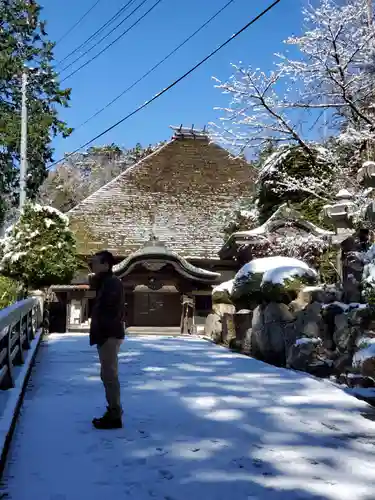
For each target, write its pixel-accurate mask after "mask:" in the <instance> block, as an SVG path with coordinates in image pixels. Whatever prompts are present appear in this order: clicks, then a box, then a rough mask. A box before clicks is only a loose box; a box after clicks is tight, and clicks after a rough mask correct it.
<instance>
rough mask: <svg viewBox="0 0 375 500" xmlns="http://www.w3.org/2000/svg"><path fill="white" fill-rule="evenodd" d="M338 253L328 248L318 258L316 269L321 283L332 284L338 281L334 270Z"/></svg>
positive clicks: (338, 278)
mask: <svg viewBox="0 0 375 500" xmlns="http://www.w3.org/2000/svg"><path fill="white" fill-rule="evenodd" d="M338 252H339V250H337V249H335V248H330V249H329V250H327V251H326V252H324V253H323V254H322V255H321V256H320V258H319V261H318V265H317V266H316V267H317V271H318V272H319V275H320V280H321V282H322V283H326V284H334V283H337V282H338V281H339V280H340V277H339V275H338V272H337V269H336V266H337V254H338Z"/></svg>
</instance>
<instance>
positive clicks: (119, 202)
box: [68, 136, 254, 259]
mask: <svg viewBox="0 0 375 500" xmlns="http://www.w3.org/2000/svg"><path fill="white" fill-rule="evenodd" d="M253 179H254V173H253V170H252V168H251V166H250V165H249V164H248V163H247V162H246V161H244V160H242V159H238V158H233V157H231V156H230V155H229V153H228V152H227V151H226V150H224V149H223V148H221V147H219V146H217V145H215V144H213V143H210V142H209V141H208V140H207V139H205V138H199V140H196V139H194V138H192V137H184V136H183V137H175V138H174V139H172V140H171V141H170V142H169V143H167V144H166V145H164V146H162V147H161V148H160V149H158V150H157V151H155V152H154V153H152V154H151V155H149V156H147V157H146V158H144V159H143V160H141V161H140V162H139V163H137V164H136V165H134V166H133V167H131V168H129V169H128V170H126V171H125V172H124V173H122V174H121V175H119V176H118V177H117V178H115V179H114V180H112V181H111V182H109V183H108V184H106V185H105V186H103V187H102V188H100V189H99V190H98V191H96V192H95V193H94V194H92V195H91V196H89V197H88V198H86V199H85V200H84V201H82V202H81V203H79V204H78V205H77V206H76V207H75V208H73V209H72V210H71V211H70V212H69V213H68V215H69V218H70V222H71V228H72V230H73V231H74V232H75V234H76V237H77V243H78V252H79V253H80V254H83V255H90V254H92V253H94V252H96V251H98V250H102V249H108V250H110V251H112V252H114V253H115V254H116V255H119V256H122V257H126V256H128V255H129V254H130V253H131V252H134V251H136V250H137V249H138V248H139V247H140V246H142V245H143V244H144V243H145V242H146V241H148V240H149V239H150V236H151V235H152V234H154V235H155V236H156V237H157V238H158V239H159V240H161V241H163V242H164V243H165V245H166V247H167V248H168V249H169V250H171V251H173V252H176V253H178V254H179V255H181V256H182V257H190V258H196V259H205V258H208V259H212V258H218V256H217V254H218V251H219V250H220V248H221V246H222V243H223V238H224V231H223V229H224V226H225V224H226V218H227V217H228V216H229V215H230V214H231V213H233V214H234V212H235V211H236V210H238V209H239V207H240V204H241V203H243V202H244V201H246V200H247V199H249V198H250V196H251V194H252V190H253V185H254V181H253Z"/></svg>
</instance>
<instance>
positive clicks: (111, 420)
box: [92, 408, 122, 430]
mask: <svg viewBox="0 0 375 500" xmlns="http://www.w3.org/2000/svg"><path fill="white" fill-rule="evenodd" d="M92 424H93V426H94V427H95V429H103V430H107V429H121V428H122V418H121V414H120V416H119V414H118V412H113V411H112V410H110V409H109V408H107V411H106V412H105V413H104V415H103V416H102V417H101V418H94V419H93V421H92Z"/></svg>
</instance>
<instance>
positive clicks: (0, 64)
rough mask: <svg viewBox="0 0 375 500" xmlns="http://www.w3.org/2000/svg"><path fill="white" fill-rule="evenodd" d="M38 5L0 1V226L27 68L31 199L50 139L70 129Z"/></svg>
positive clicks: (14, 170) (13, 191)
mask: <svg viewBox="0 0 375 500" xmlns="http://www.w3.org/2000/svg"><path fill="white" fill-rule="evenodd" d="M40 11H41V7H40V6H39V5H38V4H37V3H36V2H35V1H34V0H0V200H1V201H0V226H1V224H2V223H3V221H4V217H5V212H6V211H7V210H9V209H11V208H12V207H15V206H17V202H18V189H17V187H18V181H19V175H18V172H19V160H20V151H19V148H20V130H21V78H22V72H23V71H24V70H26V71H27V74H28V86H27V107H28V176H27V196H28V198H29V199H33V198H35V196H36V194H37V192H38V188H39V186H40V185H41V184H42V182H43V181H44V179H45V177H46V168H45V165H46V163H48V162H50V161H51V159H52V153H53V150H52V148H51V139H52V137H54V136H56V135H58V134H62V135H63V136H64V137H66V136H68V135H69V134H70V133H71V129H69V128H68V127H67V125H66V124H65V122H63V121H61V120H59V118H58V113H57V109H56V107H57V106H63V107H66V106H67V105H68V101H69V98H70V89H66V90H62V89H60V86H59V83H58V82H57V80H56V73H55V71H54V69H53V66H52V63H53V47H54V44H53V43H52V42H51V41H49V40H48V37H47V33H46V31H45V23H44V22H42V21H41V20H40Z"/></svg>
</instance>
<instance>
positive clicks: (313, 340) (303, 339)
mask: <svg viewBox="0 0 375 500" xmlns="http://www.w3.org/2000/svg"><path fill="white" fill-rule="evenodd" d="M321 342H322V339H320V338H319V337H301V338H300V339H297V340H296V341H295V343H294V345H304V344H315V345H317V344H320V343H321Z"/></svg>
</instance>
